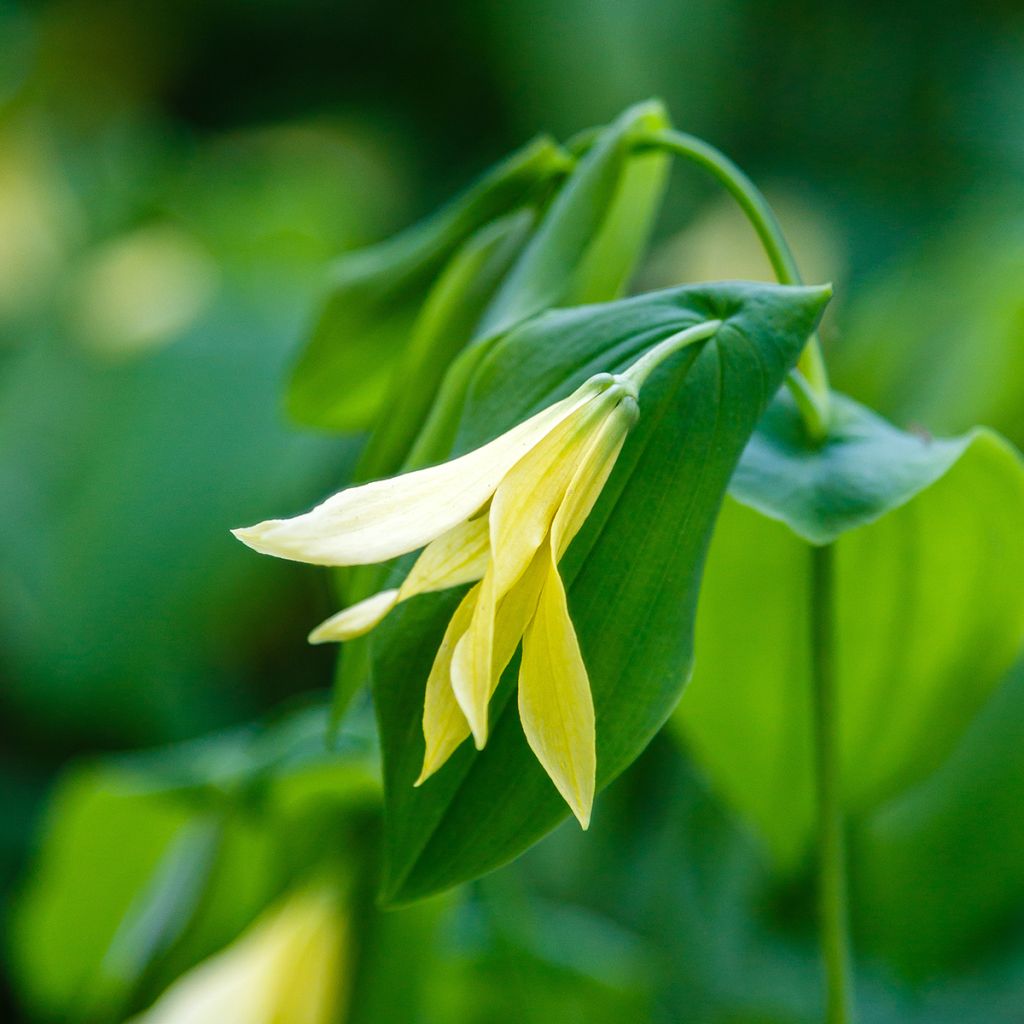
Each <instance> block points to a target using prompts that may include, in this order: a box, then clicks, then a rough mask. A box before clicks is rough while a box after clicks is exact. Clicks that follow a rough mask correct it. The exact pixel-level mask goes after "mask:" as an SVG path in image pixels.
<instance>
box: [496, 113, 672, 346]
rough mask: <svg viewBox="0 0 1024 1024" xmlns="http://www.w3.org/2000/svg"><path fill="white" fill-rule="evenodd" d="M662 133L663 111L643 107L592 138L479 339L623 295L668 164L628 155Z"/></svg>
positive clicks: (652, 157)
mask: <svg viewBox="0 0 1024 1024" xmlns="http://www.w3.org/2000/svg"><path fill="white" fill-rule="evenodd" d="M666 127H668V119H667V117H666V114H665V111H664V108H663V107H662V106H661V104H660V103H656V102H649V103H642V104H638V105H637V106H635V107H631V108H630V109H629V110H627V111H625V112H624V113H623V114H622V115H621V116H620V117H619V118H617V119H616V120H615V121H614V122H613V123H612V124H610V125H609V126H608V127H607V128H606V129H604V130H603V131H601V132H599V133H598V134H597V135H596V137H595V139H594V143H593V145H592V146H591V148H590V150H589V151H588V152H587V154H586V155H585V156H584V157H583V158H582V159H581V160H580V162H579V164H578V166H577V168H576V170H575V171H574V172H573V174H572V175H571V176H570V177H569V179H568V181H567V182H566V183H565V185H564V186H563V187H562V189H561V190H560V191H559V193H558V195H557V196H556V197H555V199H554V201H553V202H552V204H551V208H550V210H548V212H547V214H546V215H545V217H544V219H543V221H542V222H541V224H540V226H539V227H538V229H537V232H536V234H535V235H534V237H533V238H532V239H531V240H530V244H529V245H528V246H527V247H526V250H525V251H524V252H523V254H522V256H521V257H520V259H519V261H518V262H517V263H516V265H515V266H514V267H513V268H512V271H511V272H510V273H509V275H508V278H507V279H506V280H505V282H504V284H503V285H502V287H501V290H500V291H499V292H498V295H497V297H496V298H495V300H494V302H493V304H492V305H491V306H490V308H489V309H488V310H487V314H486V315H485V317H484V319H483V321H482V323H481V325H480V331H479V333H480V335H481V336H483V337H488V336H491V335H494V334H500V333H502V332H504V331H507V330H509V329H510V328H511V327H513V326H515V325H516V324H518V323H521V322H522V321H523V320H525V319H526V318H527V317H530V316H533V315H534V314H535V313H539V312H541V311H542V310H545V309H551V308H553V307H555V306H575V305H580V304H582V303H586V302H603V301H605V300H608V299H614V298H617V297H618V296H619V295H620V294H621V293H622V291H623V289H624V288H625V287H626V285H627V284H628V283H629V279H630V278H631V277H632V275H633V273H634V271H635V269H636V264H637V262H638V260H639V257H640V253H641V252H642V250H643V246H644V245H645V243H646V241H647V235H648V231H649V229H650V225H651V221H652V219H653V217H654V215H655V213H656V212H657V209H658V205H659V203H660V201H661V196H662V192H663V190H664V184H665V176H666V173H667V171H668V164H669V161H668V158H667V157H666V156H665V155H664V154H660V153H647V154H645V155H642V156H634V155H633V154H632V147H633V141H632V140H633V138H634V136H635V135H636V134H638V133H640V132H650V131H657V130H658V129H661V128H666Z"/></svg>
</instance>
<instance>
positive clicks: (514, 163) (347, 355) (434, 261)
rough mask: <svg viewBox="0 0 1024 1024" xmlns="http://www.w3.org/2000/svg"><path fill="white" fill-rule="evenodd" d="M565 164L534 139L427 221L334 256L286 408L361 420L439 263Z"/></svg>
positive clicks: (314, 419) (385, 385) (369, 418)
mask: <svg viewBox="0 0 1024 1024" xmlns="http://www.w3.org/2000/svg"><path fill="white" fill-rule="evenodd" d="M567 165H568V158H567V157H566V156H565V154H564V153H563V152H562V151H561V150H560V149H559V148H558V146H557V145H555V143H553V142H552V141H550V140H549V139H546V138H540V139H537V140H535V141H534V142H532V143H530V144H529V145H527V146H525V147H524V148H523V149H522V150H520V151H519V152H518V153H515V154H513V155H512V156H511V157H509V158H508V159H506V160H505V161H503V162H502V163H501V164H499V165H498V166H497V167H495V168H493V169H492V170H491V171H490V172H489V173H488V174H486V175H485V176H484V177H483V178H482V179H481V180H480V181H479V182H477V184H476V185H474V186H473V187H472V188H470V189H469V191H467V192H466V193H465V194H464V195H463V196H461V197H460V198H459V199H457V200H455V201H454V202H452V203H451V204H449V205H448V206H446V207H445V208H444V209H442V210H441V211H440V212H439V213H437V214H435V215H434V216H433V217H431V218H430V219H429V220H426V221H422V222H420V223H419V224H417V225H415V226H414V227H412V228H409V229H408V230H407V231H404V232H403V233H402V234H400V235H397V236H396V237H394V238H392V239H389V240H387V241H385V242H381V243H380V244H379V245H375V246H372V247H371V248H369V249H364V250H361V251H359V252H355V253H351V254H349V255H346V256H343V257H342V258H341V259H340V260H339V261H338V263H337V265H336V267H335V270H334V272H333V274H332V278H331V281H330V284H329V286H328V290H327V295H326V297H325V299H324V304H323V308H322V310H321V312H320V315H319V317H318V319H317V322H316V326H315V327H314V329H313V333H312V336H311V337H310V340H309V343H308V345H307V346H306V349H305V351H304V352H303V354H302V356H301V358H300V359H299V362H298V364H297V365H296V367H295V371H294V374H293V376H292V380H291V383H290V385H289V389H288V394H287V403H288V410H289V412H290V413H291V415H292V416H294V417H295V418H296V419H297V420H299V421H300V422H303V423H307V424H310V425H311V426H317V427H324V428H329V429H332V430H341V431H352V430H362V429H365V428H366V427H368V426H370V425H371V424H372V423H373V419H374V417H375V415H376V414H377V412H378V410H379V408H380V404H381V402H382V401H383V400H384V398H385V397H386V395H387V393H388V389H389V387H390V385H391V379H392V374H393V372H394V368H395V357H396V356H397V354H398V353H399V352H400V351H401V350H402V348H403V346H404V345H405V343H406V341H407V339H408V335H409V331H410V330H411V329H412V326H413V323H414V321H415V318H416V316H417V314H418V312H419V307H420V304H421V303H422V301H423V299H424V298H425V296H426V294H427V291H428V289H429V288H430V285H431V283H432V282H433V281H434V279H435V278H436V277H437V275H438V273H439V272H440V270H441V268H442V267H443V266H444V264H445V263H446V262H447V260H448V259H449V258H450V257H451V255H452V254H453V253H454V252H455V251H456V250H457V249H458V247H459V246H460V245H461V244H462V243H463V242H464V241H465V240H466V239H467V238H469V237H470V236H471V235H472V234H474V232H476V231H477V230H478V229H479V228H481V227H483V226H484V225H486V224H487V223H489V222H490V221H492V220H495V219H497V218H500V217H503V216H504V215H506V214H507V213H509V212H510V211H513V210H516V209H518V208H519V207H521V206H523V205H524V204H527V203H530V202H540V201H542V200H543V198H544V195H545V192H546V190H547V189H549V188H550V187H551V185H552V183H553V182H554V180H556V179H557V178H558V177H559V176H560V175H562V174H563V173H564V172H565V170H566V167H567Z"/></svg>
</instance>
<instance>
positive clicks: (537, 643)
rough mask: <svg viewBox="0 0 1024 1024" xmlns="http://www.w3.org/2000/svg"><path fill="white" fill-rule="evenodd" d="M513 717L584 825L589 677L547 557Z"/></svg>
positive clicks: (593, 765) (592, 764) (590, 764)
mask: <svg viewBox="0 0 1024 1024" xmlns="http://www.w3.org/2000/svg"><path fill="white" fill-rule="evenodd" d="M519 717H520V720H521V721H522V724H523V733H524V734H525V736H526V740H527V742H528V743H529V744H530V749H531V750H533V752H534V754H536V756H537V760H538V761H540V763H541V765H542V767H543V768H544V771H546V772H547V774H548V776H549V777H550V779H551V781H552V782H553V783H554V784H555V786H556V788H557V789H558V792H559V793H561V794H562V797H563V798H564V799H565V802H566V803H567V804H568V805H569V807H570V808H571V810H572V812H573V814H575V815H576V817H577V819H578V820H579V823H580V825H581V826H582V827H583V828H587V827H588V825H589V824H590V812H591V808H592V806H593V803H594V787H595V775H596V771H597V755H596V738H595V731H594V704H593V699H592V697H591V694H590V680H589V678H588V677H587V669H586V666H585V665H584V663H583V655H582V654H581V653H580V647H579V642H578V641H577V639H576V631H575V629H574V628H573V624H572V620H571V619H570V618H569V609H568V605H567V602H566V597H565V588H564V587H563V586H562V580H561V577H560V576H559V575H558V569H557V568H556V566H555V564H554V561H553V559H550V558H549V560H548V574H547V578H546V580H545V581H544V586H543V588H542V590H541V594H540V600H539V601H538V603H537V611H536V613H535V614H534V616H533V619H532V621H531V622H530V625H529V626H528V627H527V630H526V634H525V636H524V637H523V657H522V663H521V664H520V668H519Z"/></svg>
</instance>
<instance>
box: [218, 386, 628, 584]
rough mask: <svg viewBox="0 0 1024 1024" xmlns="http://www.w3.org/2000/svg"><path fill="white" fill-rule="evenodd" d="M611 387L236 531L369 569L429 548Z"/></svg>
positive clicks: (587, 390) (306, 555)
mask: <svg viewBox="0 0 1024 1024" xmlns="http://www.w3.org/2000/svg"><path fill="white" fill-rule="evenodd" d="M607 387H608V379H606V378H601V377H597V378H591V379H590V380H589V381H587V382H586V383H585V384H583V385H582V386H581V387H579V388H578V389H577V390H576V391H575V392H574V393H573V394H572V395H570V396H569V397H568V398H565V399H563V400H562V401H561V402H556V403H555V404H554V405H552V406H550V407H549V408H547V409H544V410H543V411H541V412H539V413H537V414H536V415H535V416H532V417H531V418H530V419H528V420H526V421H524V422H523V423H520V424H519V425H518V426H516V427H513V428H512V429H511V430H509V431H507V432H506V433H504V434H502V435H501V436H500V437H497V438H495V440H493V441H491V442H490V443H489V444H486V445H484V446H483V447H482V448H477V449H476V450H475V451H472V452H469V453H468V454H467V455H463V456H461V457H460V458H457V459H453V460H451V461H450V462H444V463H441V465H439V466H432V467H431V468H429V469H420V470H416V471H415V472H412V473H404V474H402V475H401V476H397V477H392V478H391V479H389V480H377V481H375V482H374V483H369V484H362V485H361V486H359V487H350V488H348V489H347V490H344V491H341V492H340V493H338V494H335V495H334V496H333V497H331V498H328V499H327V500H326V501H325V502H323V503H322V504H320V505H317V507H316V508H314V509H313V510H312V511H310V512H307V513H305V514H304V515H300V516H296V517H294V518H293V519H270V520H267V521H266V522H263V523H259V524H257V525H256V526H250V527H247V528H244V529H240V530H235V531H233V532H234V534H235V536H236V537H238V539H239V540H241V541H242V542H243V543H245V544H248V545H249V547H251V548H254V549H255V550H256V551H260V552H262V553H264V554H268V555H277V556H278V557H279V558H288V559H292V560H294V561H298V562H310V563H313V564H315V565H367V564H370V563H372V562H383V561H386V560H387V559H389V558H394V557H395V556H396V555H401V554H405V553H406V552H408V551H415V550H416V548H419V547H423V545H424V544H427V543H428V542H429V541H431V540H433V539H434V538H435V537H439V536H441V534H443V533H445V532H447V531H448V530H450V529H452V528H453V527H454V526H457V525H458V524H459V523H461V522H463V521H464V520H467V519H469V518H470V517H471V516H472V515H473V514H474V513H475V512H477V511H478V510H479V509H480V508H481V507H482V506H483V505H484V504H485V502H486V501H487V499H488V498H490V496H491V495H492V494H493V493H494V491H495V490H496V488H497V486H498V484H499V483H500V482H501V479H502V477H504V476H505V474H506V473H507V472H508V471H509V469H511V468H512V466H514V465H515V464H516V463H517V462H518V461H519V460H520V459H521V458H522V457H523V455H525V454H526V453H527V452H529V451H530V449H531V448H533V447H534V446H535V445H536V444H537V443H538V442H539V441H540V440H542V439H543V438H544V437H545V436H546V435H547V434H548V433H549V432H550V431H551V430H552V429H554V428H555V427H557V426H558V425H559V424H560V423H561V422H562V421H563V420H564V419H565V418H566V417H567V416H569V415H571V414H572V412H573V411H574V410H575V409H577V408H578V407H579V406H581V405H583V404H585V403H586V402H588V401H589V400H590V399H591V398H593V397H594V396H595V395H597V394H600V392H601V391H603V390H605V389H606V388H607Z"/></svg>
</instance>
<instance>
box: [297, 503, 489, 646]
mask: <svg viewBox="0 0 1024 1024" xmlns="http://www.w3.org/2000/svg"><path fill="white" fill-rule="evenodd" d="M489 557H490V556H489V553H488V533H487V517H486V516H481V517H479V518H477V519H471V520H469V521H468V522H466V523H459V525H458V526H456V527H455V528H454V529H452V530H449V531H448V532H447V533H445V534H443V535H442V536H440V537H438V538H437V540H434V541H431V542H430V543H429V544H428V545H427V546H426V547H425V548H424V549H423V552H422V554H421V555H420V557H419V558H417V559H416V562H415V564H414V565H413V567H412V570H411V571H410V573H409V575H408V576H407V577H406V578H405V582H404V583H403V584H402V586H401V587H400V588H398V589H397V590H382V591H380V593H378V594H374V595H373V596H372V597H368V598H366V600H364V601H360V602H359V603H358V604H354V605H352V606H351V607H349V608H346V609H344V610H343V611H340V612H338V613H337V614H336V615H332V616H331V617H330V618H329V619H328V620H327V621H326V622H322V623H321V624H320V625H319V626H317V627H316V629H314V630H313V632H312V633H310V634H309V642H310V643H311V644H321V643H326V642H328V641H342V642H344V641H345V640H353V639H355V638H356V637H358V636H362V635H363V634H364V633H368V632H369V631H370V630H371V629H373V628H374V627H375V626H377V625H378V624H379V623H380V622H381V620H382V619H383V618H384V617H385V616H386V615H387V614H388V612H390V611H391V609H392V608H394V607H395V605H396V604H398V602H399V601H406V600H408V599H409V598H410V597H415V596H416V595H417V594H426V593H429V592H430V591H433V590H447V589H448V587H457V586H458V585H459V584H461V583H471V582H473V581H474V580H478V579H480V577H481V576H482V575H483V574H484V571H485V570H486V568H487V562H488V560H489Z"/></svg>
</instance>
